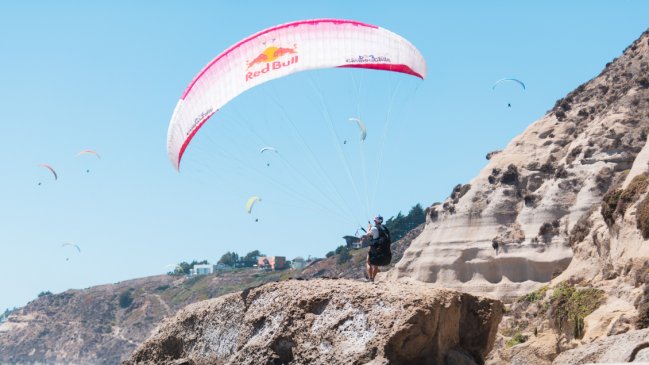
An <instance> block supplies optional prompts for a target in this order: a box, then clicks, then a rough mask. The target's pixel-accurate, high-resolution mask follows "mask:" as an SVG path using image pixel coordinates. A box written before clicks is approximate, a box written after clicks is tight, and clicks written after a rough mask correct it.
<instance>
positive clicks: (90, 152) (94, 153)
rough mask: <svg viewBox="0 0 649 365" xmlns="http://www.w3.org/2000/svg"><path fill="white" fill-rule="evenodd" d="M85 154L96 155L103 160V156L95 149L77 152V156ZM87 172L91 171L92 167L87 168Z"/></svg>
mask: <svg viewBox="0 0 649 365" xmlns="http://www.w3.org/2000/svg"><path fill="white" fill-rule="evenodd" d="M83 155H95V157H97V159H98V160H101V156H99V154H98V153H97V152H96V151H93V150H83V151H81V152H79V153H77V157H79V156H83ZM86 173H90V169H86Z"/></svg>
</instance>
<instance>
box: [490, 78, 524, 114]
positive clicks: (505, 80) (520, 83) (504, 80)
mask: <svg viewBox="0 0 649 365" xmlns="http://www.w3.org/2000/svg"><path fill="white" fill-rule="evenodd" d="M504 82H513V83H516V84H518V85H520V87H522V88H523V90H525V84H524V83H523V81H521V80H519V79H513V78H504V79H500V80H498V81H496V82H495V83H494V84H493V86H492V87H491V90H496V87H497V86H498V85H500V84H502V83H504ZM507 107H508V108H511V107H512V103H511V102H508V103H507Z"/></svg>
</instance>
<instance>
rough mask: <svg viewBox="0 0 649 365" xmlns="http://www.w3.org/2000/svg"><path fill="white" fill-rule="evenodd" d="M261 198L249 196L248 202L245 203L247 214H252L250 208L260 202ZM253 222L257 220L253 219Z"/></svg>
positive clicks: (257, 219) (257, 220)
mask: <svg viewBox="0 0 649 365" xmlns="http://www.w3.org/2000/svg"><path fill="white" fill-rule="evenodd" d="M260 201H261V198H260V197H258V196H251V197H250V198H248V201H247V202H246V212H248V214H251V213H252V207H253V206H254V205H255V203H257V202H260ZM255 222H259V218H255Z"/></svg>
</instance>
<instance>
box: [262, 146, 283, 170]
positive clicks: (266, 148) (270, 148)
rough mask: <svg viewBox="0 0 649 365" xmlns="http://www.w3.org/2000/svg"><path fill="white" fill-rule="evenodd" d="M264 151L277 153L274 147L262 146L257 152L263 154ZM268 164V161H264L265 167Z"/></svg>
mask: <svg viewBox="0 0 649 365" xmlns="http://www.w3.org/2000/svg"><path fill="white" fill-rule="evenodd" d="M266 151H272V152H275V153H279V152H278V151H277V149H276V148H275V147H264V148H262V149H261V150H259V153H261V154H263V153H264V152H266ZM269 166H270V162H266V167H269Z"/></svg>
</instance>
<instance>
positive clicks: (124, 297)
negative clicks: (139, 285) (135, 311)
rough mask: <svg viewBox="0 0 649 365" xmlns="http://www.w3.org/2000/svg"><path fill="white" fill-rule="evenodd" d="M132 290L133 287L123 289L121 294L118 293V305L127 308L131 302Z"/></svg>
mask: <svg viewBox="0 0 649 365" xmlns="http://www.w3.org/2000/svg"><path fill="white" fill-rule="evenodd" d="M132 291H133V289H128V290H124V291H123V292H122V294H120V295H119V306H120V307H121V308H128V307H130V306H131V304H132V303H133V295H132V294H131V292H132Z"/></svg>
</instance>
